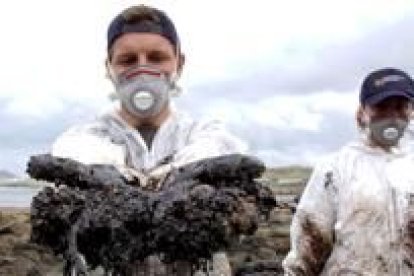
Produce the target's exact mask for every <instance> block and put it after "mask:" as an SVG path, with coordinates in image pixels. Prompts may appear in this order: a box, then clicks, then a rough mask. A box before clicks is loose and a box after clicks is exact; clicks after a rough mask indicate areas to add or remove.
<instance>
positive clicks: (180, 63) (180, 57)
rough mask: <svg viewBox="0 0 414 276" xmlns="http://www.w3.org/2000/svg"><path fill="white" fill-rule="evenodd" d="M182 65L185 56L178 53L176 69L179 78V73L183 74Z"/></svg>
mask: <svg viewBox="0 0 414 276" xmlns="http://www.w3.org/2000/svg"><path fill="white" fill-rule="evenodd" d="M184 64H185V55H184V54H181V53H180V54H179V56H178V68H177V75H178V76H181V73H182V72H183V68H184Z"/></svg>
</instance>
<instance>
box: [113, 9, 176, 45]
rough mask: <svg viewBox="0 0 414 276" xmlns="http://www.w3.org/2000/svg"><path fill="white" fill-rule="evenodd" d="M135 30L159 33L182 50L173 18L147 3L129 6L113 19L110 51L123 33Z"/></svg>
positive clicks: (137, 31)
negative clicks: (146, 4)
mask: <svg viewBox="0 0 414 276" xmlns="http://www.w3.org/2000/svg"><path fill="white" fill-rule="evenodd" d="M134 32H136V33H155V34H159V35H161V36H163V37H165V38H166V39H168V40H169V41H170V42H171V44H172V45H173V46H174V48H175V50H176V51H177V52H179V51H180V40H179V38H178V34H177V31H176V29H175V26H174V23H173V22H172V21H171V19H170V18H169V17H168V16H167V15H166V14H165V13H164V12H163V11H160V10H158V9H156V8H152V7H148V6H145V5H139V6H132V7H129V8H127V9H125V10H124V11H122V12H121V13H120V14H119V15H117V16H116V17H115V18H114V19H113V20H112V22H111V24H110V25H109V28H108V37H107V40H108V42H107V49H108V51H109V50H110V49H111V47H112V45H113V44H114V42H115V40H116V39H117V38H119V37H120V36H121V35H123V34H126V33H134Z"/></svg>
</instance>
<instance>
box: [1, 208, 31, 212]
mask: <svg viewBox="0 0 414 276" xmlns="http://www.w3.org/2000/svg"><path fill="white" fill-rule="evenodd" d="M29 212H30V208H29V207H0V213H29Z"/></svg>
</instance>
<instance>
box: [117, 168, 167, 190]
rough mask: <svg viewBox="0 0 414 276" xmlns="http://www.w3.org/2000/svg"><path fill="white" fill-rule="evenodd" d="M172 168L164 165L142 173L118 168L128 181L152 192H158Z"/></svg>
mask: <svg viewBox="0 0 414 276" xmlns="http://www.w3.org/2000/svg"><path fill="white" fill-rule="evenodd" d="M172 168H173V165H172V164H164V165H161V166H158V167H154V168H152V169H151V170H148V171H140V170H136V169H133V168H129V167H118V170H119V171H120V172H121V173H122V174H123V175H124V176H125V178H126V179H127V180H128V181H130V182H132V183H136V184H137V186H140V187H142V188H145V189H147V190H151V191H158V190H160V189H161V187H162V184H163V183H164V180H165V179H166V178H167V176H168V174H169V172H170V171H171V169H172Z"/></svg>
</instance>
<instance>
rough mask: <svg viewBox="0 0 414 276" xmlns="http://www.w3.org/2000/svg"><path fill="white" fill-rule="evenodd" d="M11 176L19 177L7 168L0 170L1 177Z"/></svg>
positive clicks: (7, 177)
mask: <svg viewBox="0 0 414 276" xmlns="http://www.w3.org/2000/svg"><path fill="white" fill-rule="evenodd" d="M11 178H17V175H15V174H13V173H11V172H9V171H6V170H0V179H11Z"/></svg>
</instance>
